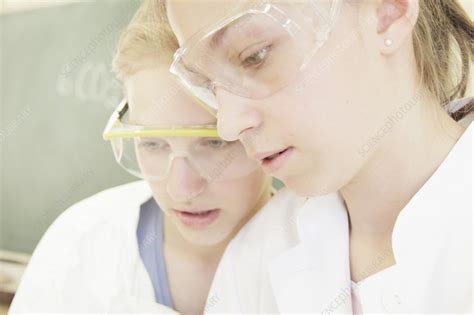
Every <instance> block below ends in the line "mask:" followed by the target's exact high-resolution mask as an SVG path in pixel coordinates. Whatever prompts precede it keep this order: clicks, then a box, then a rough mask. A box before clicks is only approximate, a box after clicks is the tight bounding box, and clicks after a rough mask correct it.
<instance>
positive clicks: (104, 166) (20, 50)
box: [0, 0, 140, 252]
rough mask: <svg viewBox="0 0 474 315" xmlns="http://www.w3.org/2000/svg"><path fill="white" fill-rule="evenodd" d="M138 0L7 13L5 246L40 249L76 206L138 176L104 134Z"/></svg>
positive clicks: (2, 29)
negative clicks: (115, 70) (115, 58)
mask: <svg viewBox="0 0 474 315" xmlns="http://www.w3.org/2000/svg"><path fill="white" fill-rule="evenodd" d="M139 4H140V1H137V0H115V1H114V0H111V1H104V0H100V1H88V2H84V3H74V4H68V5H64V6H54V7H51V8H44V9H37V10H31V11H27V12H20V13H12V14H5V15H0V51H1V52H0V53H1V56H0V69H1V71H0V72H1V79H0V80H1V81H0V92H1V93H0V95H1V96H0V109H1V110H0V113H1V116H0V118H1V119H0V172H1V173H0V175H1V182H0V185H1V187H0V188H1V190H0V191H1V195H0V198H1V199H0V207H1V208H0V249H6V250H15V251H24V252H32V250H33V249H34V248H35V246H36V244H37V242H38V241H39V239H40V238H41V236H42V235H43V233H44V232H45V230H46V229H47V227H48V226H49V225H50V224H51V222H52V221H53V220H54V219H55V218H56V217H57V216H58V215H59V214H60V213H61V212H62V211H64V210H65V209H66V208H67V207H68V206H70V205H71V204H73V203H75V202H77V201H79V200H80V199H82V198H84V197H87V196H90V195H92V194H94V193H96V192H98V191H100V190H103V189H105V188H108V187H112V186H115V185H119V184H122V183H126V182H130V181H133V180H135V178H133V177H131V176H129V175H127V174H126V173H125V172H124V171H123V170H122V169H121V168H120V167H119V166H117V165H116V163H115V161H114V159H113V155H112V152H111V148H110V145H109V144H108V143H107V142H104V141H103V140H102V138H101V135H102V130H103V128H104V126H105V124H106V121H107V119H108V117H109V116H110V114H111V112H112V111H113V109H114V107H115V106H116V104H117V103H118V102H119V100H120V98H121V88H120V85H119V83H118V82H117V81H116V80H115V78H114V76H113V74H112V73H111V72H110V63H111V58H112V54H113V51H114V49H115V45H116V43H117V40H118V36H119V33H120V32H121V31H122V30H123V29H124V28H125V27H126V25H127V24H128V21H129V20H130V19H131V17H132V16H133V14H134V12H135V10H136V8H137V7H138V6H139Z"/></svg>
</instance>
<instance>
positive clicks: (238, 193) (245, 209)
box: [209, 169, 267, 216]
mask: <svg viewBox="0 0 474 315" xmlns="http://www.w3.org/2000/svg"><path fill="white" fill-rule="evenodd" d="M266 178H267V177H266V175H265V174H264V173H263V172H262V171H261V170H260V169H259V170H257V171H255V172H253V173H252V174H249V175H247V176H245V177H242V178H239V179H234V180H230V181H221V182H214V183H211V185H210V186H209V193H210V194H211V195H212V196H214V199H215V200H216V203H218V204H219V206H220V207H222V208H224V209H225V210H226V211H228V213H234V214H235V215H238V216H245V215H246V214H248V213H249V212H250V211H251V210H252V209H253V207H254V205H255V204H256V202H257V201H258V199H259V197H260V196H261V192H262V191H263V189H264V188H265V184H266V183H267V181H266Z"/></svg>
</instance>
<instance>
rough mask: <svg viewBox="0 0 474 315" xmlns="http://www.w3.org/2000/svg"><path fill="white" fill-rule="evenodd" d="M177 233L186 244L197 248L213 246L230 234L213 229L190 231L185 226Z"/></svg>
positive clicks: (190, 229)
mask: <svg viewBox="0 0 474 315" xmlns="http://www.w3.org/2000/svg"><path fill="white" fill-rule="evenodd" d="M179 231H180V233H181V235H182V236H183V238H185V239H186V240H187V241H188V242H190V243H192V244H195V245H199V246H213V245H217V244H220V243H222V242H224V241H225V240H226V239H227V238H228V237H229V234H230V233H227V231H222V230H218V229H216V227H214V228H212V227H211V228H208V229H200V230H197V229H192V228H189V227H186V226H181V227H180V228H179Z"/></svg>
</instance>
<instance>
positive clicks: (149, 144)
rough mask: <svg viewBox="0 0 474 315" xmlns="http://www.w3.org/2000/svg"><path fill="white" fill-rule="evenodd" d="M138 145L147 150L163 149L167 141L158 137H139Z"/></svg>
mask: <svg viewBox="0 0 474 315" xmlns="http://www.w3.org/2000/svg"><path fill="white" fill-rule="evenodd" d="M138 146H139V147H140V149H145V150H147V151H154V152H156V151H163V150H164V149H166V148H167V147H168V143H167V142H166V141H163V140H159V139H141V140H140V142H139V144H138Z"/></svg>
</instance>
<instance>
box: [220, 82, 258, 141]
mask: <svg viewBox="0 0 474 315" xmlns="http://www.w3.org/2000/svg"><path fill="white" fill-rule="evenodd" d="M216 98H217V102H218V104H219V110H218V112H217V131H218V132H219V136H220V137H221V138H222V139H224V140H226V141H235V140H239V139H240V140H242V139H244V138H245V137H248V135H249V134H251V133H252V132H254V131H255V130H256V129H257V128H258V127H259V126H260V125H261V123H262V117H261V114H260V112H259V111H258V110H257V108H256V107H254V106H253V104H251V103H252V102H254V101H253V100H251V99H248V98H245V97H241V96H238V95H235V94H232V93H230V92H228V91H226V90H224V89H222V88H218V89H217V90H216Z"/></svg>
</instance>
